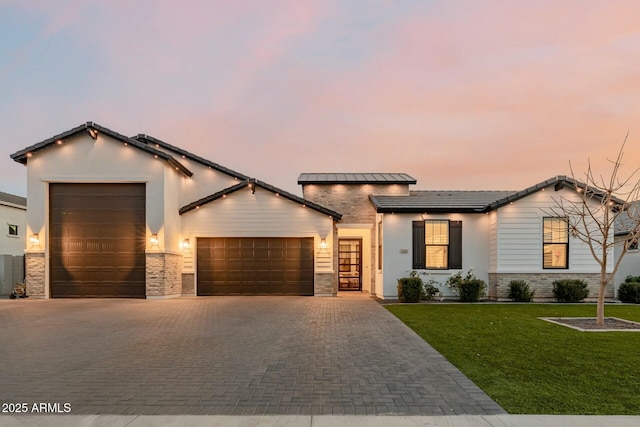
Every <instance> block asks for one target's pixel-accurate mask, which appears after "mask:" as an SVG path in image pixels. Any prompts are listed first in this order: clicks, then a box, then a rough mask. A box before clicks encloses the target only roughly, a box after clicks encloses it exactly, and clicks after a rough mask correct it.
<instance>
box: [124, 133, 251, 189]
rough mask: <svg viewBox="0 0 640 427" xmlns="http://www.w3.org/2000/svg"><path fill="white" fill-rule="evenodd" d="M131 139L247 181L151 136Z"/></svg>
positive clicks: (242, 176)
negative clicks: (155, 146)
mask: <svg viewBox="0 0 640 427" xmlns="http://www.w3.org/2000/svg"><path fill="white" fill-rule="evenodd" d="M133 139H135V140H137V141H140V142H142V143H146V144H157V145H158V146H160V147H162V148H165V149H167V150H171V151H173V152H174V153H177V154H179V155H181V156H182V158H188V159H189V160H193V161H195V162H198V163H200V164H203V165H205V166H209V167H210V168H212V169H215V170H217V171H220V172H222V173H225V174H227V175H229V176H232V177H234V178H237V179H243V180H244V179H249V177H248V176H246V175H244V174H241V173H239V172H236V171H233V170H231V169H229V168H226V167H224V166H222V165H219V164H217V163H214V162H212V161H210V160H207V159H205V158H202V157H200V156H198V155H196V154H193V153H190V152H188V151H187V150H183V149H182V148H179V147H176V146H175V145H171V144H169V143H168V142H164V141H162V140H160V139H157V138H154V137H152V136H149V135H145V134H142V133H141V134H138V135H136V136H134V137H133Z"/></svg>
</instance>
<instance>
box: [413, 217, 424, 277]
mask: <svg viewBox="0 0 640 427" xmlns="http://www.w3.org/2000/svg"><path fill="white" fill-rule="evenodd" d="M426 261H427V251H426V246H425V244H424V221H413V268H414V269H416V270H417V269H425V268H427V265H426Z"/></svg>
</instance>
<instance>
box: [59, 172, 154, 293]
mask: <svg viewBox="0 0 640 427" xmlns="http://www.w3.org/2000/svg"><path fill="white" fill-rule="evenodd" d="M49 193H50V200H49V202H50V203H49V206H50V211H49V217H50V252H51V257H50V289H51V296H52V297H138V298H140V297H144V296H145V235H146V231H145V228H146V225H145V224H146V219H145V198H146V191H145V185H144V184H57V183H55V184H50V186H49Z"/></svg>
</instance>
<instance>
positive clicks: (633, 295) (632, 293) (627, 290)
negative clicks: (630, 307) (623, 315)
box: [618, 278, 640, 304]
mask: <svg viewBox="0 0 640 427" xmlns="http://www.w3.org/2000/svg"><path fill="white" fill-rule="evenodd" d="M639 279H640V278H639ZM618 299H619V300H620V301H622V302H630V303H633V304H640V280H638V281H637V282H627V281H626V280H625V282H624V283H622V284H621V285H620V287H619V288H618Z"/></svg>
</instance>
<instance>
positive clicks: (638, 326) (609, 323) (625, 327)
mask: <svg viewBox="0 0 640 427" xmlns="http://www.w3.org/2000/svg"><path fill="white" fill-rule="evenodd" d="M544 320H547V321H550V322H553V323H558V324H561V325H564V326H568V327H573V328H575V329H580V330H584V331H604V330H606V331H614V330H615V331H640V323H636V322H631V321H629V320H624V319H618V318H616V317H605V318H604V325H603V326H598V325H596V318H595V317H556V318H544Z"/></svg>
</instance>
